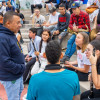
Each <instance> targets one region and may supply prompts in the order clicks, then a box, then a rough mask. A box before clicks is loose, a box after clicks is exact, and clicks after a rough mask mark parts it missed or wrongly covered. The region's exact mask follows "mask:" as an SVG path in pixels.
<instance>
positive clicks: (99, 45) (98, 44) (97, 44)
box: [90, 40, 100, 50]
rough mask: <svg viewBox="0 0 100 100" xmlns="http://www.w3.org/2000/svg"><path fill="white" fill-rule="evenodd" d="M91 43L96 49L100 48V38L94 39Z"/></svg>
mask: <svg viewBox="0 0 100 100" xmlns="http://www.w3.org/2000/svg"><path fill="white" fill-rule="evenodd" d="M90 44H91V45H92V46H93V47H94V48H95V49H96V50H100V40H93V41H91V42H90Z"/></svg>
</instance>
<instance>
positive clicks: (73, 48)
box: [65, 32, 89, 58]
mask: <svg viewBox="0 0 100 100" xmlns="http://www.w3.org/2000/svg"><path fill="white" fill-rule="evenodd" d="M86 33H87V34H89V32H86ZM75 39H76V35H75V34H73V35H72V36H71V37H70V39H69V40H68V43H67V49H66V52H65V55H66V56H68V57H69V58H70V57H71V56H72V55H73V54H74V52H75V51H76V43H75Z"/></svg>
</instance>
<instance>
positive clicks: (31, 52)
mask: <svg viewBox="0 0 100 100" xmlns="http://www.w3.org/2000/svg"><path fill="white" fill-rule="evenodd" d="M28 55H29V56H32V58H34V57H36V56H35V54H34V48H33V45H32V42H31V51H30V52H29V53H28Z"/></svg>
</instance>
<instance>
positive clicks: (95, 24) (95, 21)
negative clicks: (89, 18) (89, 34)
mask: <svg viewBox="0 0 100 100" xmlns="http://www.w3.org/2000/svg"><path fill="white" fill-rule="evenodd" d="M96 26H97V16H96V17H95V20H94V25H93V29H96Z"/></svg>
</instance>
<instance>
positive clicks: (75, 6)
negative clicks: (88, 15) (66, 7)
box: [71, 2, 80, 8]
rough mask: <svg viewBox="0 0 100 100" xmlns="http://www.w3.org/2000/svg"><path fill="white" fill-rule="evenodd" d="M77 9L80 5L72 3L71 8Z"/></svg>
mask: <svg viewBox="0 0 100 100" xmlns="http://www.w3.org/2000/svg"><path fill="white" fill-rule="evenodd" d="M77 7H80V3H77V2H74V3H72V5H71V8H77Z"/></svg>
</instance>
